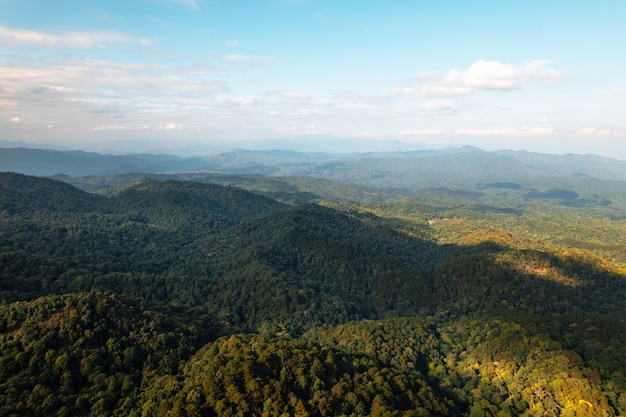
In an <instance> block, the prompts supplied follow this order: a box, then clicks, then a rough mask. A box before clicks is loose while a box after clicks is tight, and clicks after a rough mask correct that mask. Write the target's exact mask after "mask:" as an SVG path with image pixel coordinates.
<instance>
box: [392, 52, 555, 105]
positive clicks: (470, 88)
mask: <svg viewBox="0 0 626 417" xmlns="http://www.w3.org/2000/svg"><path fill="white" fill-rule="evenodd" d="M550 62H551V61H548V60H536V61H530V62H525V63H523V64H521V65H519V66H515V65H513V64H506V63H502V62H499V61H476V62H474V63H473V64H472V65H470V67H469V68H467V69H465V70H462V71H459V70H451V71H448V73H447V74H446V75H445V76H443V77H442V78H441V79H440V80H439V82H437V83H434V84H427V85H423V86H421V87H418V88H412V87H409V88H396V89H394V90H393V91H392V93H393V94H394V95H396V96H398V97H409V98H428V97H456V96H466V95H469V94H472V93H474V92H475V91H476V90H514V89H517V88H520V86H521V84H522V82H525V81H531V80H540V81H544V82H556V81H558V80H560V79H561V78H562V76H563V74H562V73H561V72H560V71H557V70H555V69H552V68H547V66H548V65H549V64H550ZM421 78H423V79H432V78H433V76H432V75H431V74H428V77H421Z"/></svg>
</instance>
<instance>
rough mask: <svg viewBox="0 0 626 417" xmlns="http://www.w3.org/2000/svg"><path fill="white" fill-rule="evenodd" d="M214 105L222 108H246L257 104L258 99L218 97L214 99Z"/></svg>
mask: <svg viewBox="0 0 626 417" xmlns="http://www.w3.org/2000/svg"><path fill="white" fill-rule="evenodd" d="M214 103H215V104H217V105H218V106H222V107H246V106H252V105H255V104H257V103H258V99H257V98H256V97H230V96H218V97H215V99H214Z"/></svg>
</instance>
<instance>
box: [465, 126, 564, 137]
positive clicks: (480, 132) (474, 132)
mask: <svg viewBox="0 0 626 417" xmlns="http://www.w3.org/2000/svg"><path fill="white" fill-rule="evenodd" d="M456 133H457V134H459V135H466V136H552V135H553V134H554V133H555V129H554V128H551V127H530V128H529V127H513V128H504V129H461V130H457V131H456Z"/></svg>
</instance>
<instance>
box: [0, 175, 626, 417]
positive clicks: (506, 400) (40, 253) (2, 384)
mask: <svg viewBox="0 0 626 417" xmlns="http://www.w3.org/2000/svg"><path fill="white" fill-rule="evenodd" d="M248 180H250V179H249V178H248ZM296 191H297V190H296ZM297 192H299V191H297ZM266 194H267V193H266ZM498 195H500V194H498ZM416 198H417V197H416ZM433 198H438V197H437V196H432V195H431V196H430V197H429V200H428V201H426V202H424V203H423V204H421V205H420V204H418V203H419V201H417V200H413V201H410V202H407V201H403V202H401V203H385V204H364V203H358V202H352V203H349V204H347V203H337V202H330V201H325V202H323V204H304V205H292V206H289V205H285V204H283V203H279V202H277V201H276V200H273V199H271V198H268V197H267V196H262V195H260V194H257V193H252V192H249V191H245V190H242V189H239V188H234V187H229V186H224V185H215V184H207V183H193V182H185V181H158V180H155V179H140V180H137V181H134V182H131V183H128V184H124V185H121V186H119V187H117V188H114V189H111V190H109V191H108V192H106V193H103V194H91V193H87V192H84V191H80V190H78V189H77V188H74V187H72V186H69V185H67V184H65V183H61V182H57V181H54V180H50V179H43V178H36V177H28V176H25V175H21V174H9V173H5V174H0V297H1V298H2V304H1V305H0V346H1V347H2V349H0V370H1V372H0V414H2V415H86V414H91V415H134V416H151V415H155V416H156V415H158V416H161V415H162V416H166V415H189V416H201V415H219V416H227V415H268V416H271V415H280V414H285V413H286V414H287V415H309V416H333V415H353V416H361V415H388V416H427V415H441V416H444V415H455V416H482V415H487V416H491V415H496V416H499V417H505V416H522V415H524V416H531V415H554V416H559V415H566V416H567V415H569V416H583V415H589V416H595V415H607V416H617V415H622V414H623V413H624V412H626V378H624V375H625V374H626V365H625V364H624V362H623V361H622V360H621V359H622V358H623V357H626V348H625V346H626V343H625V342H626V312H625V311H624V309H623V300H624V299H626V274H625V272H624V268H623V266H624V265H626V263H623V262H620V261H619V260H616V259H624V258H622V257H621V256H622V255H620V250H623V249H624V248H625V247H626V243H625V242H623V239H622V238H620V237H619V236H620V233H619V231H622V230H623V229H624V227H625V224H624V220H623V219H619V218H617V219H615V220H611V219H610V218H608V217H606V216H605V217H602V216H603V213H615V211H616V210H618V209H619V206H618V207H612V206H607V205H604V206H603V205H598V206H593V207H591V208H586V207H582V208H575V209H572V208H571V207H561V206H555V205H541V200H540V199H539V200H538V202H536V201H533V203H532V205H530V206H529V208H527V207H518V210H517V211H506V210H502V211H492V212H481V211H479V210H480V208H479V207H478V206H476V207H474V208H472V206H466V207H465V208H464V209H463V210H457V211H454V216H453V217H450V216H451V215H452V214H451V213H452V212H451V211H450V209H449V204H450V199H452V198H453V196H451V195H446V196H445V199H446V200H445V201H444V202H442V204H441V206H440V207H443V208H441V209H438V208H437V206H436V205H435V204H433V201H434V200H432V199H433ZM443 203H445V204H443ZM502 204H504V203H502ZM512 204H516V203H515V202H514V203H512ZM438 210H439V211H438ZM587 210H590V211H587ZM586 213H589V217H584V216H587V214H586ZM592 215H593V216H596V217H597V216H598V215H599V216H600V218H599V219H595V218H594V217H592ZM547 216H555V217H554V218H558V219H560V224H558V225H556V226H555V224H557V223H556V221H552V223H550V224H552V225H553V227H552V228H547V229H543V228H542V227H547V226H546V224H547V223H548V220H549V218H548V217H547ZM489 219H491V220H489ZM512 219H515V221H512ZM581 219H586V223H585V222H584V221H583V220H581ZM578 222H581V223H582V224H585V225H586V226H579V223H578ZM520 225H523V229H522V228H521V227H519V226H520ZM574 227H577V228H579V231H578V234H577V239H578V241H580V242H582V241H584V243H585V245H587V246H585V245H583V244H582V243H580V244H579V246H580V247H577V248H575V247H572V246H571V245H567V244H565V243H562V242H565V238H566V237H569V238H570V240H571V234H570V232H569V231H570V230H572V228H574ZM545 230H548V232H545ZM612 231H617V232H618V233H617V234H615V233H613V232H612ZM622 237H623V236H622ZM592 242H593V244H594V245H595V246H593V245H591V243H592ZM583 246H584V247H583ZM587 247H588V249H587ZM598 248H599V249H598ZM625 253H626V252H625Z"/></svg>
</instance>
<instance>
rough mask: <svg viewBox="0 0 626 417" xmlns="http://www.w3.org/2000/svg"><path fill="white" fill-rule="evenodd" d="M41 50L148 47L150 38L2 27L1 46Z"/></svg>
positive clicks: (0, 31)
mask: <svg viewBox="0 0 626 417" xmlns="http://www.w3.org/2000/svg"><path fill="white" fill-rule="evenodd" d="M1 43H4V44H8V45H14V46H37V47H41V48H51V49H52V48H55V49H59V48H70V49H96V48H105V47H106V46H107V45H108V44H114V43H128V44H137V45H142V46H148V45H150V44H151V43H152V41H151V40H150V39H148V38H135V37H132V36H128V35H125V34H123V33H120V32H115V31H93V32H64V33H47V32H39V31H34V30H25V29H13V28H8V27H6V26H0V44H1Z"/></svg>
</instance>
